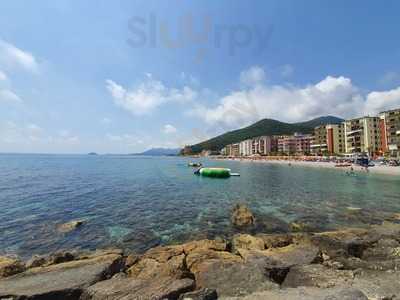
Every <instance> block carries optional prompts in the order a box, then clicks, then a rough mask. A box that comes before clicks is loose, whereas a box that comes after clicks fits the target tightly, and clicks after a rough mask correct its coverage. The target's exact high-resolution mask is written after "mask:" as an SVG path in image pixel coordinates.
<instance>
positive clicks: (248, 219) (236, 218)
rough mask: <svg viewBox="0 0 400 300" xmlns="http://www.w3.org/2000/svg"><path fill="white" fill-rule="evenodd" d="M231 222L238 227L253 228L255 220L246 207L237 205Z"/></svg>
mask: <svg viewBox="0 0 400 300" xmlns="http://www.w3.org/2000/svg"><path fill="white" fill-rule="evenodd" d="M231 222H232V224H233V225H235V226H238V227H242V226H251V225H254V222H255V218H254V216H253V214H252V213H251V211H250V209H249V208H248V207H247V206H246V205H243V204H237V205H236V206H235V208H234V209H233V212H232V215H231Z"/></svg>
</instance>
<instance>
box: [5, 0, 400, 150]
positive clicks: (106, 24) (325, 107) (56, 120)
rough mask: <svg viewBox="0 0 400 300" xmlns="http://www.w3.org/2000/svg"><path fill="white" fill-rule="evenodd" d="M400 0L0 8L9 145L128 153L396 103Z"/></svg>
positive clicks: (399, 95) (17, 4)
mask: <svg viewBox="0 0 400 300" xmlns="http://www.w3.org/2000/svg"><path fill="white" fill-rule="evenodd" d="M399 10H400V3H399V2H398V1H394V0H389V1H385V2H378V1H358V0H356V1H344V0H340V1H335V2H333V1H325V2H321V1H316V0H308V1H295V0H293V1H282V0H279V1H272V0H271V1H252V2H249V1H200V0H199V1H128V0H126V1H121V0H120V1H94V0H91V1H78V0H72V1H64V0H59V1H44V0H40V1H29V2H27V1H19V0H13V1H11V0H4V1H1V2H0V152H41V153H86V152H90V151H96V152H99V153H132V152H138V151H142V150H144V149H146V148H149V147H159V146H161V147H177V146H182V145H184V144H187V143H194V142H197V141H200V140H202V139H205V138H207V137H211V136H214V135H216V134H219V133H222V132H224V131H226V130H230V129H235V128H238V127H241V126H245V125H248V124H250V123H252V122H255V121H257V120H259V119H261V118H265V117H268V118H274V119H279V120H282V121H289V122H295V121H302V120H307V119H311V118H314V117H317V116H320V115H327V114H331V115H337V116H340V117H345V118H350V117H353V116H359V115H364V114H365V115H366V114H376V113H378V112H379V111H382V110H385V109H390V108H394V107H400V40H399V39H398V30H399V28H400V20H399V18H398V11H399Z"/></svg>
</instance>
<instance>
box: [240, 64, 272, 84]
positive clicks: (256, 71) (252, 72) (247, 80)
mask: <svg viewBox="0 0 400 300" xmlns="http://www.w3.org/2000/svg"><path fill="white" fill-rule="evenodd" d="M265 79H266V75H265V71H264V69H262V68H261V67H259V66H253V67H251V68H249V69H248V70H244V71H243V72H242V73H240V82H241V83H242V84H244V85H247V86H254V85H257V84H260V83H262V82H263V81H264V80H265Z"/></svg>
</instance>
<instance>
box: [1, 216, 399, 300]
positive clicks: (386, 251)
mask: <svg viewBox="0 0 400 300" xmlns="http://www.w3.org/2000/svg"><path fill="white" fill-rule="evenodd" d="M399 236H400V224H398V223H391V222H388V221H384V222H382V224H380V225H370V226H369V227H368V228H348V229H343V230H337V231H328V232H321V233H305V232H290V233H285V234H263V233H260V234H256V235H249V234H243V233H239V234H236V235H235V236H233V237H232V238H231V239H229V240H223V239H215V240H207V239H205V240H196V241H189V242H186V243H184V244H179V245H169V246H158V247H155V248H151V249H149V250H148V251H146V252H145V253H144V254H142V255H136V254H133V253H124V252H123V251H122V250H119V249H109V250H97V251H95V252H84V253H80V252H79V253H76V252H68V251H64V252H59V253H53V254H50V255H48V256H34V257H33V258H32V259H30V260H29V261H27V262H22V261H19V260H18V259H16V258H6V257H0V299H26V298H27V299H35V300H36V299H39V300H40V299H50V298H51V297H54V298H55V299H65V300H105V299H107V300H113V299H115V300H117V299H122V298H123V299H143V300H146V299H148V300H150V299H152V300H153V299H158V300H161V299H171V300H185V299H200V300H204V299H212V300H215V299H225V300H228V299H229V300H250V299H252V300H253V299H260V300H261V299H288V300H294V299H299V296H300V295H302V298H301V299H313V300H323V299H328V298H329V299H331V298H332V299H341V298H346V297H344V296H345V295H348V293H349V292H350V294H351V295H352V296H354V298H351V299H360V300H361V299H392V298H387V297H391V296H393V295H397V296H399V295H400V280H399V279H400V271H399V270H398V261H399V257H400V253H399V251H400V250H399V249H400V242H399ZM50 278H51V280H50ZM357 295H358V297H355V296H357ZM46 297H50V298H46ZM367 297H368V298H367ZM52 299H53V298H52ZM346 299H347V298H346ZM349 299H350V298H349Z"/></svg>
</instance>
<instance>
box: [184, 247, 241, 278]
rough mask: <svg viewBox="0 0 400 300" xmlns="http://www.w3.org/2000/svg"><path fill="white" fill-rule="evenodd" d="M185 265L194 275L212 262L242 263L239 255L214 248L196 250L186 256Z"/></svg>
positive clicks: (203, 270)
mask: <svg viewBox="0 0 400 300" xmlns="http://www.w3.org/2000/svg"><path fill="white" fill-rule="evenodd" d="M185 261H186V266H187V268H188V269H189V270H190V272H192V273H193V274H194V275H195V276H196V274H198V273H201V272H205V270H207V266H208V265H209V264H212V263H214V262H221V263H242V262H243V260H242V258H241V257H240V256H238V255H234V254H232V253H230V252H227V251H214V250H203V249H200V250H196V251H192V252H190V253H189V254H188V255H187V256H186V260H185Z"/></svg>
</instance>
